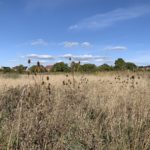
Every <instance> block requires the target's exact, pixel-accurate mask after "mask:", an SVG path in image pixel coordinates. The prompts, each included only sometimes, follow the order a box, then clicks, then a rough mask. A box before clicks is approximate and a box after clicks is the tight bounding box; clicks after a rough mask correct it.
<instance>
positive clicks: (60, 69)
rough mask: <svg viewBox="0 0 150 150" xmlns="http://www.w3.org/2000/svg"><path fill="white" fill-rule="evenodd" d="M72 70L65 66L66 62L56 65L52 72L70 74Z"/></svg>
mask: <svg viewBox="0 0 150 150" xmlns="http://www.w3.org/2000/svg"><path fill="white" fill-rule="evenodd" d="M69 71H70V68H69V66H68V64H65V63H64V62H60V63H56V64H54V65H53V67H52V72H69Z"/></svg>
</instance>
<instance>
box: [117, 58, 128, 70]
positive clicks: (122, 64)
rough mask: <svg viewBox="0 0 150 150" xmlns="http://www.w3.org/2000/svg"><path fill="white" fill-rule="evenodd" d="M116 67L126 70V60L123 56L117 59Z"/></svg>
mask: <svg viewBox="0 0 150 150" xmlns="http://www.w3.org/2000/svg"><path fill="white" fill-rule="evenodd" d="M115 69H117V70H125V69H126V62H125V61H124V60H123V59H122V58H118V59H117V60H116V61H115Z"/></svg>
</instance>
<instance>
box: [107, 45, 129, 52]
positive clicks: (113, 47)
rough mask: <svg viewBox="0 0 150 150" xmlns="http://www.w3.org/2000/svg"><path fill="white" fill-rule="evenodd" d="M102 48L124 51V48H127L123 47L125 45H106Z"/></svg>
mask: <svg viewBox="0 0 150 150" xmlns="http://www.w3.org/2000/svg"><path fill="white" fill-rule="evenodd" d="M104 50H110V51H124V50H127V47H125V46H108V47H106V48H104Z"/></svg>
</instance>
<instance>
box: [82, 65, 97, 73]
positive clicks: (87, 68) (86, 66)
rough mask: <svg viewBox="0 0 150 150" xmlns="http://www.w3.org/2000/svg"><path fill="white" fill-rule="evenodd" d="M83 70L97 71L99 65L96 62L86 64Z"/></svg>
mask: <svg viewBox="0 0 150 150" xmlns="http://www.w3.org/2000/svg"><path fill="white" fill-rule="evenodd" d="M81 71H83V72H96V71H97V67H96V65H94V64H84V65H82V66H81Z"/></svg>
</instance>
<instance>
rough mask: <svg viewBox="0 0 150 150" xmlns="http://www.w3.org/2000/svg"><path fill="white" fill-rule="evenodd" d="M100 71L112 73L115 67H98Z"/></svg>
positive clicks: (106, 65) (105, 65) (104, 65)
mask: <svg viewBox="0 0 150 150" xmlns="http://www.w3.org/2000/svg"><path fill="white" fill-rule="evenodd" d="M98 70H99V71H111V70H113V67H112V66H109V65H108V64H103V65H101V66H99V67H98Z"/></svg>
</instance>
